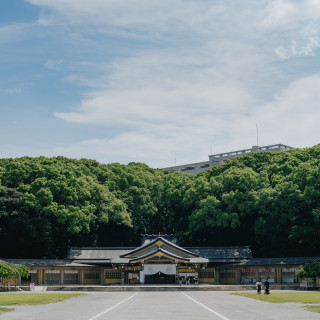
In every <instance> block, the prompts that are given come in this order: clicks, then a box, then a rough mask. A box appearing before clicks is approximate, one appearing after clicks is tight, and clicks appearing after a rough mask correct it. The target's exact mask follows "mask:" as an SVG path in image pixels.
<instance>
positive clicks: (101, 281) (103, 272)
mask: <svg viewBox="0 0 320 320" xmlns="http://www.w3.org/2000/svg"><path fill="white" fill-rule="evenodd" d="M103 284H105V270H104V269H101V271H100V285H103Z"/></svg>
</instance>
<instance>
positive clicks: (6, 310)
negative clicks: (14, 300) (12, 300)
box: [0, 308, 14, 314]
mask: <svg viewBox="0 0 320 320" xmlns="http://www.w3.org/2000/svg"><path fill="white" fill-rule="evenodd" d="M13 310H14V309H13V308H0V314H3V313H5V312H9V311H13Z"/></svg>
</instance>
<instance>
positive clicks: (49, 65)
mask: <svg viewBox="0 0 320 320" xmlns="http://www.w3.org/2000/svg"><path fill="white" fill-rule="evenodd" d="M63 62H64V61H63V60H62V59H60V60H48V61H47V62H46V63H45V64H44V66H45V67H46V68H48V69H55V68H56V67H57V66H58V65H60V64H62V63H63Z"/></svg>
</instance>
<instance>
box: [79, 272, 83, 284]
mask: <svg viewBox="0 0 320 320" xmlns="http://www.w3.org/2000/svg"><path fill="white" fill-rule="evenodd" d="M78 281H79V284H83V281H84V270H79V279H78Z"/></svg>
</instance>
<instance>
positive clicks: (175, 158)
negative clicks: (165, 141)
mask: <svg viewBox="0 0 320 320" xmlns="http://www.w3.org/2000/svg"><path fill="white" fill-rule="evenodd" d="M174 165H175V166H176V165H177V153H176V152H174Z"/></svg>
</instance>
